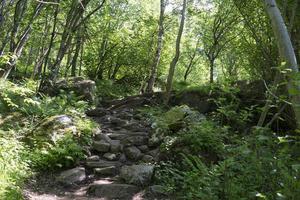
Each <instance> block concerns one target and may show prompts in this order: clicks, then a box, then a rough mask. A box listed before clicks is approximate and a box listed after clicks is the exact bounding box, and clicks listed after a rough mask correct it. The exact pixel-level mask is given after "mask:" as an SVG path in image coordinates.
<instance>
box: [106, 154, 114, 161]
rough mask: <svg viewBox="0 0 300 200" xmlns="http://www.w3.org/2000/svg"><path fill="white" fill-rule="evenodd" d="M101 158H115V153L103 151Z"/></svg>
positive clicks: (110, 159)
mask: <svg viewBox="0 0 300 200" xmlns="http://www.w3.org/2000/svg"><path fill="white" fill-rule="evenodd" d="M103 158H106V159H107V160H109V161H113V160H117V155H116V154H114V153H105V154H104V155H103Z"/></svg>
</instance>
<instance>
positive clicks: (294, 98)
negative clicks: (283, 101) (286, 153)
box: [264, 0, 300, 128]
mask: <svg viewBox="0 0 300 200" xmlns="http://www.w3.org/2000/svg"><path fill="white" fill-rule="evenodd" d="M264 3H265V6H266V10H267V13H268V15H269V17H270V19H271V22H272V27H273V30H274V34H275V37H276V39H277V42H278V47H279V52H280V56H281V58H282V59H283V61H285V62H286V67H287V68H288V69H290V70H291V71H292V73H294V74H297V73H299V69H298V64H297V60H296V55H295V52H294V49H293V45H292V42H291V39H290V36H289V33H288V30H287V27H286V25H285V23H284V20H283V17H282V15H281V13H280V10H279V9H278V7H277V5H276V1H275V0H264ZM288 89H289V96H290V99H291V102H292V106H293V108H294V112H295V117H296V121H297V127H298V128H300V85H299V81H298V82H296V81H295V80H292V79H290V80H289V84H288Z"/></svg>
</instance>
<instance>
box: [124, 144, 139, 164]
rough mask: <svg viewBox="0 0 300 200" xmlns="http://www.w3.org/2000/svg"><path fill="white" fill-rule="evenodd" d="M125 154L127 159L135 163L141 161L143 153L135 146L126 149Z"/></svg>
mask: <svg viewBox="0 0 300 200" xmlns="http://www.w3.org/2000/svg"><path fill="white" fill-rule="evenodd" d="M124 153H125V155H126V157H127V158H129V159H130V160H134V161H137V160H139V159H140V158H141V156H142V153H141V151H140V150H139V149H138V148H136V147H135V146H132V147H127V148H125V149H124Z"/></svg>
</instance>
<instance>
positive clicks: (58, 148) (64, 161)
mask: <svg viewBox="0 0 300 200" xmlns="http://www.w3.org/2000/svg"><path fill="white" fill-rule="evenodd" d="M29 157H30V160H31V165H32V166H33V167H34V168H36V169H48V170H53V169H55V168H64V167H71V166H73V165H74V164H75V163H76V162H77V161H79V160H80V159H82V158H83V157H84V150H83V147H82V146H80V145H79V143H78V141H76V139H75V138H74V136H73V135H71V134H67V135H66V136H64V137H63V138H61V139H60V140H58V141H57V142H56V143H55V144H50V143H48V145H47V146H44V147H43V148H42V149H40V148H38V149H34V150H33V152H32V153H30V155H29Z"/></svg>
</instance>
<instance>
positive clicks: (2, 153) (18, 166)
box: [0, 130, 30, 200]
mask: <svg viewBox="0 0 300 200" xmlns="http://www.w3.org/2000/svg"><path fill="white" fill-rule="evenodd" d="M27 153H28V149H27V148H26V147H25V145H24V144H23V143H22V142H20V141H19V140H18V136H17V134H16V133H15V132H12V131H11V132H4V131H1V130H0V171H1V173H0V199H8V200H15V199H21V190H20V187H21V185H22V183H23V181H24V179H25V178H26V177H28V176H29V175H30V170H29V160H28V158H27V156H26V155H27Z"/></svg>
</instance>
